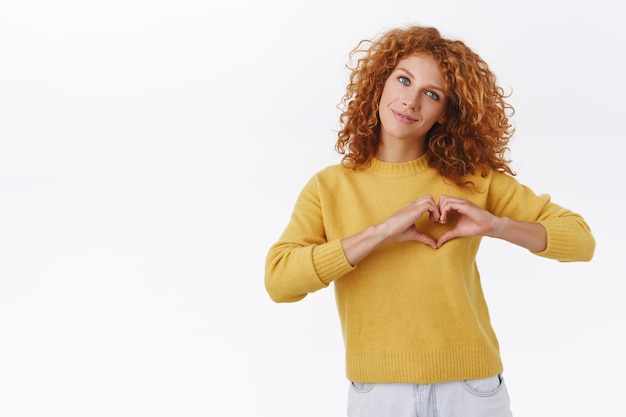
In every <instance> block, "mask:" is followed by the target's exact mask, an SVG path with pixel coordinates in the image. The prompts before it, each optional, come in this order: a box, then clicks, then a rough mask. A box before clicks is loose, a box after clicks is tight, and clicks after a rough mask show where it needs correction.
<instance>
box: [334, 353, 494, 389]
mask: <svg viewBox="0 0 626 417" xmlns="http://www.w3.org/2000/svg"><path fill="white" fill-rule="evenodd" d="M346 365H347V377H348V379H349V380H350V381H353V382H370V383H389V382H402V383H413V384H430V383H438V382H446V381H460V380H465V379H478V378H487V377H489V376H493V375H496V374H499V373H501V372H502V360H501V359H500V354H499V353H498V352H497V351H495V350H491V349H486V348H459V349H451V350H431V351H410V352H398V351H377V352H363V351H348V352H347V353H346Z"/></svg>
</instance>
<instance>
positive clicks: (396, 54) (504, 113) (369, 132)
mask: <svg viewBox="0 0 626 417" xmlns="http://www.w3.org/2000/svg"><path fill="white" fill-rule="evenodd" d="M415 53H426V54H428V55H430V56H432V57H433V58H434V59H435V61H436V62H437V63H438V65H439V68H440V69H441V72H442V75H443V78H444V80H445V82H446V90H447V96H448V99H447V102H446V109H445V114H446V121H445V122H444V123H443V124H438V123H435V125H434V126H433V127H432V128H431V130H430V131H429V132H428V134H427V136H426V154H427V158H428V163H429V165H430V166H432V167H434V168H436V169H437V170H438V171H439V173H440V174H441V175H442V176H444V177H445V178H447V179H449V180H451V181H452V182H454V183H456V184H458V185H467V184H471V181H467V180H466V179H464V177H465V176H466V175H468V174H477V173H480V174H481V175H483V176H485V175H487V174H488V173H489V172H490V171H491V170H496V171H500V172H506V173H508V174H511V175H515V173H513V171H512V170H511V168H510V167H509V163H510V161H509V160H507V159H506V158H505V154H506V152H507V151H508V150H509V148H508V143H509V140H510V139H511V137H512V136H513V132H514V128H513V126H512V125H511V124H510V123H509V117H510V116H512V115H513V112H514V109H513V107H512V106H511V105H509V104H508V103H506V102H505V98H508V96H506V95H505V94H504V91H503V90H502V88H500V87H499V86H498V85H496V77H495V75H494V74H493V73H492V72H491V71H490V70H489V67H488V65H487V63H486V62H485V61H483V60H482V58H480V57H479V56H478V55H477V54H476V53H475V52H473V51H472V50H471V49H470V48H469V47H467V46H466V45H465V44H464V43H463V42H461V41H459V40H450V39H445V38H443V37H442V36H441V35H440V33H439V31H438V30H437V29H435V28H431V27H420V26H412V27H409V28H406V29H400V28H397V29H392V30H390V31H388V32H386V33H385V34H383V35H382V36H381V37H379V38H378V39H376V40H362V41H361V42H359V44H358V45H357V47H356V48H354V49H353V50H352V51H351V52H350V59H351V63H352V64H351V65H348V69H349V70H351V73H350V78H349V83H348V85H347V87H346V94H345V95H344V97H343V98H342V100H341V105H342V109H343V110H342V113H341V116H340V123H341V130H339V132H338V140H337V143H336V145H335V148H336V150H337V152H339V153H340V154H342V155H344V156H343V158H342V163H343V164H344V165H348V166H350V167H351V168H352V169H358V168H360V167H363V166H365V165H367V164H368V163H369V161H370V160H371V158H372V157H373V156H374V155H375V153H376V149H377V147H378V142H379V134H380V119H379V116H378V105H379V102H380V97H381V95H382V91H383V87H384V85H385V81H386V80H387V78H388V77H389V75H390V74H391V72H393V70H394V69H395V68H396V65H397V63H398V61H400V60H401V59H402V58H404V57H406V56H409V55H412V54H415ZM355 60H356V64H354V62H355Z"/></svg>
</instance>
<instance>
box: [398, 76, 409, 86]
mask: <svg viewBox="0 0 626 417" xmlns="http://www.w3.org/2000/svg"><path fill="white" fill-rule="evenodd" d="M398 81H400V82H401V83H402V84H404V85H409V84H411V81H410V80H409V79H408V78H406V77H405V76H400V77H398Z"/></svg>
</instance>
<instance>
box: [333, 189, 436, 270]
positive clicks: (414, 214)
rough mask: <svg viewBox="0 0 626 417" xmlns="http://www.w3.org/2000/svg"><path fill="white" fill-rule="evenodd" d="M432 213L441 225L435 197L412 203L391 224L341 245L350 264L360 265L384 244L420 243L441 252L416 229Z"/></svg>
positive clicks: (431, 217) (429, 196) (430, 237)
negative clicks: (423, 217) (425, 215)
mask: <svg viewBox="0 0 626 417" xmlns="http://www.w3.org/2000/svg"><path fill="white" fill-rule="evenodd" d="M425 213H428V216H429V219H430V221H432V222H439V219H440V212H439V206H438V205H437V203H436V202H435V199H434V198H433V196H432V195H425V196H423V197H421V198H419V199H417V200H415V201H411V202H410V203H408V204H407V205H406V206H404V207H403V208H402V209H400V210H399V211H398V212H396V213H395V214H393V215H392V216H391V217H389V218H388V219H387V220H385V221H383V222H382V223H380V224H377V225H375V226H371V227H368V228H367V229H366V230H364V231H362V232H360V233H357V234H355V235H352V236H349V237H347V238H345V239H343V240H342V241H341V244H342V246H343V251H344V253H345V255H346V258H347V260H348V262H350V264H351V265H356V263H357V262H359V261H361V260H362V259H363V258H365V257H366V256H367V255H369V254H370V253H371V252H372V251H373V250H374V249H375V248H376V247H377V246H378V245H380V244H381V243H384V242H406V241H410V240H413V241H418V242H422V243H425V244H426V245H428V246H430V247H432V248H433V249H437V241H436V240H435V239H434V238H433V237H432V236H430V235H428V234H426V233H422V232H420V231H419V230H417V227H415V222H417V220H418V219H419V218H420V217H422V216H423V215H424V214H425Z"/></svg>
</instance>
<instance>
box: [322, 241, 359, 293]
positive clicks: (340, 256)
mask: <svg viewBox="0 0 626 417" xmlns="http://www.w3.org/2000/svg"><path fill="white" fill-rule="evenodd" d="M313 266H314V267H315V271H316V272H317V276H318V277H319V278H320V280H321V281H322V282H323V283H325V284H327V285H328V284H330V283H331V282H332V281H334V280H336V279H338V278H340V277H341V276H343V275H345V274H347V273H348V272H350V271H352V270H353V269H354V268H355V267H353V266H352V265H350V263H349V262H348V260H347V259H346V254H345V252H344V251H343V246H341V241H340V240H335V241H332V242H328V243H326V244H324V245H319V246H316V247H315V248H314V249H313Z"/></svg>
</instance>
